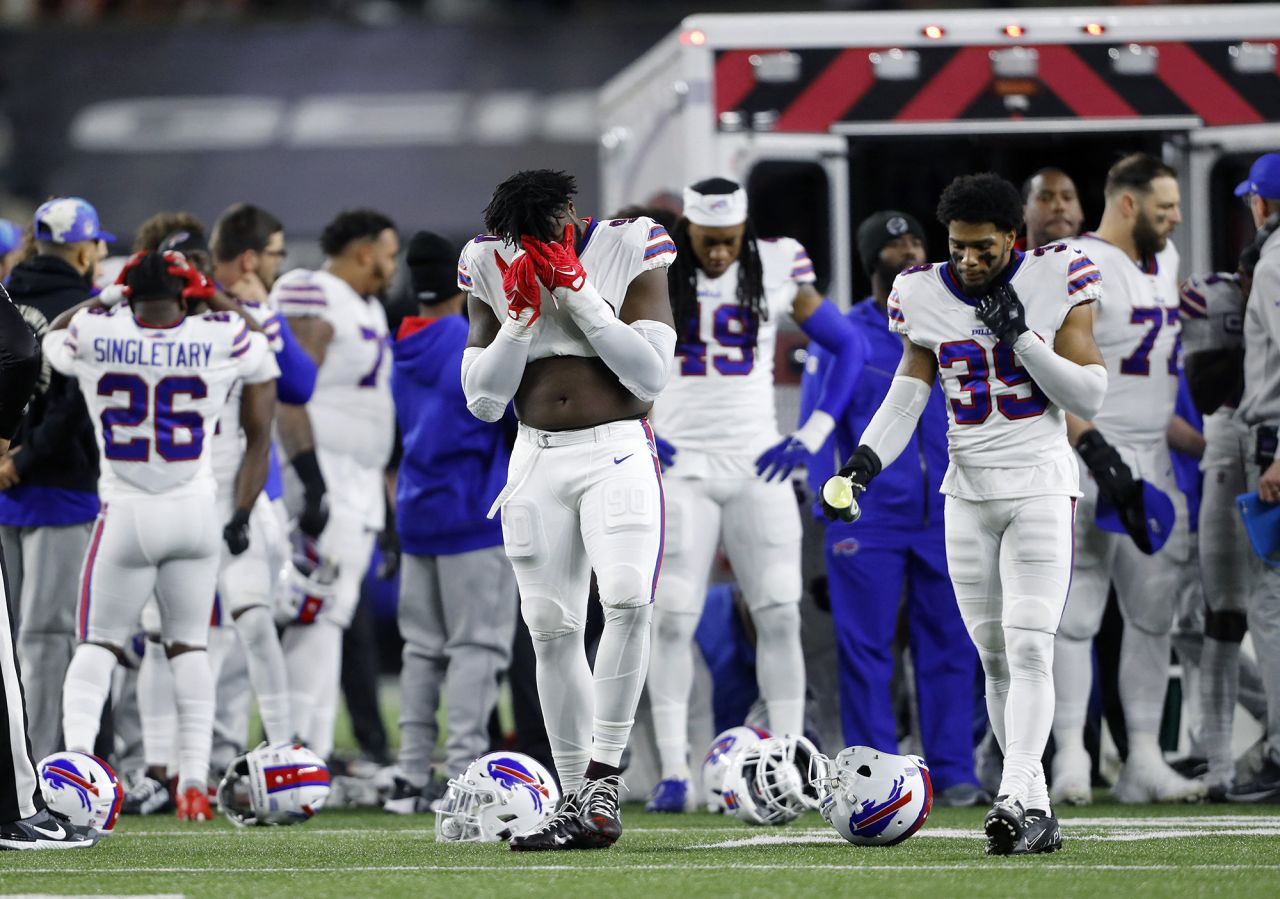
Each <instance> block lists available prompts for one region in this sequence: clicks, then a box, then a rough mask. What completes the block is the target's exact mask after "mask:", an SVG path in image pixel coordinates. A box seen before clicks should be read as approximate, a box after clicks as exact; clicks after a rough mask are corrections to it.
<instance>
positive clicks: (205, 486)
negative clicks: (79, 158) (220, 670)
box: [44, 253, 279, 818]
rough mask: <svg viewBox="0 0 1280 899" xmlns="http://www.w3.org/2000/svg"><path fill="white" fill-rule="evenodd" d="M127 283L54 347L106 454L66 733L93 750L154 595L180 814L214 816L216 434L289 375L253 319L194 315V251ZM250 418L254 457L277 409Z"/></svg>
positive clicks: (139, 262)
mask: <svg viewBox="0 0 1280 899" xmlns="http://www.w3.org/2000/svg"><path fill="white" fill-rule="evenodd" d="M122 278H123V287H124V288H125V289H126V290H128V291H130V298H129V299H130V302H129V304H128V305H126V304H124V303H119V304H117V305H116V306H114V307H113V308H105V307H103V306H101V305H97V304H94V305H86V306H84V307H82V308H81V309H80V310H79V311H77V312H76V313H75V314H74V316H72V317H70V323H69V326H67V327H65V328H63V327H61V326H62V324H64V322H65V320H66V317H65V316H64V318H60V319H59V320H58V321H56V322H55V323H54V325H53V329H52V330H50V332H49V334H48V335H46V337H45V341H44V347H45V354H46V356H47V357H48V359H49V362H50V363H51V364H52V365H53V366H54V367H55V368H57V369H58V370H59V371H60V372H62V373H63V374H65V375H67V376H68V377H74V378H76V379H77V380H78V381H79V384H80V390H81V392H82V393H83V394H84V397H85V401H86V404H87V405H88V408H89V415H90V418H91V419H92V420H93V422H94V426H95V430H96V432H97V438H98V446H99V449H100V451H101V457H102V464H101V477H100V481H99V493H100V495H101V497H102V511H101V513H100V515H99V517H98V522H97V524H96V525H95V527H94V532H93V537H92V539H91V541H90V544H89V550H88V554H87V555H86V557H85V562H84V573H83V580H82V587H81V591H80V597H79V610H78V623H79V629H80V638H81V640H82V641H84V642H82V643H81V644H80V646H79V647H77V649H76V653H75V656H74V657H73V658H72V661H71V665H70V667H69V668H68V669H67V676H66V681H65V686H64V697H63V730H64V732H65V734H66V744H67V748H69V749H73V750H77V751H80V752H89V751H91V750H92V748H93V744H94V740H95V738H96V736H97V730H98V721H99V716H100V715H101V713H102V705H103V702H104V701H105V699H106V696H107V692H108V691H109V689H110V683H111V672H112V670H113V669H114V667H115V663H116V660H117V658H119V657H120V656H121V652H122V647H123V646H124V645H125V643H126V641H127V640H128V639H129V638H130V636H131V635H132V634H133V633H134V632H135V631H136V630H137V626H138V619H139V615H140V613H141V611H142V607H143V605H144V604H145V603H146V601H147V600H148V598H149V597H150V596H151V594H152V592H153V591H154V593H155V597H156V600H157V603H158V605H159V609H160V618H161V635H162V638H163V641H164V644H165V651H166V653H167V655H168V656H169V660H170V666H171V668H172V670H173V675H174V690H175V694H176V698H177V706H178V753H179V759H178V762H179V764H178V778H179V788H180V789H179V816H180V817H192V818H203V817H208V816H209V806H208V800H207V797H206V795H205V792H204V790H205V779H206V777H207V775H208V766H209V751H210V740H211V733H212V720H213V683H212V679H211V676H210V672H209V666H208V661H207V659H206V654H205V645H206V640H207V637H208V631H209V615H210V611H211V610H212V607H213V595H214V585H215V581H216V578H217V571H218V558H219V543H220V541H219V526H220V522H221V521H222V519H221V518H220V516H219V514H218V511H217V504H216V485H215V481H214V477H213V470H212V465H211V455H212V442H213V440H212V438H213V434H214V431H215V430H216V428H217V425H218V417H219V414H220V413H221V412H222V410H223V407H224V405H225V403H226V399H227V394H228V393H229V392H230V390H231V388H232V386H233V385H234V384H235V383H236V382H237V381H244V382H245V383H246V384H251V385H258V384H266V383H267V382H270V381H273V380H274V379H275V378H276V377H277V376H278V375H279V368H278V367H277V366H276V362H275V356H274V354H272V353H271V351H270V349H269V348H268V346H267V342H266V339H265V338H264V337H263V336H262V334H260V333H257V332H255V331H251V330H250V328H249V325H248V322H247V321H246V319H244V318H243V317H241V316H240V315H238V314H234V313H232V312H225V311H224V312H210V313H206V314H203V315H192V316H187V315H185V314H184V307H183V304H182V303H183V301H182V300H181V299H180V297H183V296H185V295H186V293H187V291H188V290H189V289H190V287H189V285H188V283H187V282H188V281H189V280H199V279H200V276H199V275H198V274H197V273H195V272H194V270H193V269H191V268H190V266H189V265H188V264H187V263H186V261H185V259H184V257H182V256H181V255H180V254H177V253H163V254H162V253H150V254H138V255H137V256H135V257H133V259H131V260H130V261H129V263H128V264H127V265H126V267H125V269H124V272H123V273H122ZM266 389H268V390H270V389H273V388H270V387H267V388H266ZM250 414H251V415H254V416H255V417H252V418H250V419H247V420H246V431H251V432H252V433H253V434H255V435H257V437H256V442H255V443H254V444H253V446H252V447H251V449H252V451H253V452H254V453H258V452H259V451H262V452H265V450H266V441H267V440H268V439H269V438H268V436H267V435H268V433H269V424H268V422H269V418H270V409H269V407H268V408H267V409H266V410H265V412H263V413H250ZM228 424H229V426H232V427H234V424H232V423H228ZM263 475H265V472H263ZM256 477H257V476H256V475H254V476H252V477H248V479H247V480H246V481H245V484H244V487H245V489H244V496H243V499H244V500H245V502H246V503H248V504H251V503H252V499H253V497H254V496H256V495H257V493H258V491H260V490H261V489H262V482H261V479H257V480H256V481H255V478H256Z"/></svg>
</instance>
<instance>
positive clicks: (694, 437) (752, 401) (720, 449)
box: [652, 237, 814, 476]
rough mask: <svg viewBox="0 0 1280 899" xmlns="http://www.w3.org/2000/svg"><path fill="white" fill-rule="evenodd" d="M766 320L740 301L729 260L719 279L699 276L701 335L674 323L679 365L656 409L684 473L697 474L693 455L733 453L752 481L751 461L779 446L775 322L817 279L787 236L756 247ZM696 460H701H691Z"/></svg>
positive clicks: (658, 426) (657, 425)
mask: <svg viewBox="0 0 1280 899" xmlns="http://www.w3.org/2000/svg"><path fill="white" fill-rule="evenodd" d="M758 247H759V250H760V263H761V268H762V274H763V280H764V300H765V308H766V310H767V311H768V317H767V318H764V319H763V320H762V319H760V318H759V317H758V316H757V315H756V314H755V313H754V312H753V311H752V310H751V309H749V308H746V307H744V306H742V305H741V304H740V303H739V302H738V273H739V271H740V265H739V263H737V262H734V263H733V264H732V265H730V266H729V268H727V269H726V270H725V272H724V274H722V275H720V276H719V277H717V278H711V277H708V276H707V275H706V273H705V272H703V271H701V269H699V271H698V333H697V338H696V339H695V340H690V339H689V337H688V323H686V322H676V333H677V334H679V335H680V343H679V344H678V345H677V346H676V368H675V371H674V372H673V374H672V376H671V380H670V381H669V382H668V383H667V387H666V389H665V390H664V391H663V392H662V396H660V397H659V398H658V400H657V402H656V403H655V404H654V407H653V415H652V420H653V427H654V430H655V431H656V432H657V433H658V435H659V436H661V437H662V438H663V439H664V440H669V441H671V442H672V443H673V444H675V445H676V447H677V448H678V449H679V451H680V453H681V456H680V457H679V460H678V462H677V465H679V466H680V471H681V473H684V474H695V473H696V474H703V473H704V472H702V471H698V472H694V471H693V470H692V467H691V466H692V465H693V464H694V462H695V459H694V457H693V456H692V455H691V454H699V455H702V454H706V455H713V456H719V457H722V458H724V457H730V456H738V457H742V459H744V460H746V463H747V464H746V465H745V467H743V464H741V460H740V464H739V465H738V468H740V469H741V472H740V473H742V474H745V475H748V476H754V474H755V467H754V460H755V458H756V456H758V455H759V454H760V453H761V452H762V451H764V450H765V449H767V448H768V447H770V446H772V445H773V444H775V443H777V442H778V440H779V439H780V435H779V434H778V416H777V412H776V410H775V408H774V389H773V357H774V347H775V345H776V344H777V340H778V321H779V320H780V319H781V318H782V317H783V316H785V315H790V314H791V305H792V303H793V302H794V301H795V298H796V292H797V290H798V289H799V286H800V285H801V284H812V283H813V282H814V274H813V263H812V262H811V261H810V260H809V254H808V253H807V252H805V249H804V247H803V246H801V245H800V243H799V242H798V241H795V240H792V239H791V238H789V237H781V238H777V239H775V240H761V241H759V242H758ZM696 461H697V462H698V463H701V462H702V461H704V460H702V459H698V460H696Z"/></svg>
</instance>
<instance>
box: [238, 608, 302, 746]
mask: <svg viewBox="0 0 1280 899" xmlns="http://www.w3.org/2000/svg"><path fill="white" fill-rule="evenodd" d="M235 628H236V632H237V633H239V635H240V641H241V642H242V643H243V644H244V652H245V659H246V661H247V662H248V665H249V683H251V684H252V685H253V693H254V695H255V696H256V697H257V698H258V714H259V715H260V716H261V717H262V729H263V731H264V732H265V733H266V735H267V741H268V742H270V743H283V742H285V741H287V740H291V739H293V722H292V721H291V720H290V718H289V671H288V669H287V668H286V667H285V663H284V650H282V649H281V648H280V638H279V637H277V636H276V625H275V621H274V620H273V619H272V616H271V612H270V611H268V609H267V608H266V607H265V606H251V607H250V608H248V609H245V610H244V611H243V612H241V613H240V614H239V615H238V616H236V618H235Z"/></svg>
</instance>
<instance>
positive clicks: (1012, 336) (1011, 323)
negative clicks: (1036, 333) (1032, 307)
mask: <svg viewBox="0 0 1280 899" xmlns="http://www.w3.org/2000/svg"><path fill="white" fill-rule="evenodd" d="M978 318H980V319H982V323H983V324H984V325H986V326H987V327H988V328H990V329H991V333H992V334H994V335H995V336H996V337H997V338H998V339H999V340H1002V341H1004V342H1005V343H1007V344H1009V346H1013V342H1014V341H1015V340H1017V339H1018V338H1019V337H1021V336H1022V335H1023V333H1025V332H1026V330H1027V313H1026V310H1025V309H1023V308H1022V300H1020V299H1018V293H1017V291H1015V290H1014V289H1013V285H1012V284H1001V285H999V286H998V287H994V288H992V290H991V292H990V293H988V294H987V295H986V296H984V297H983V298H982V299H981V300H979V301H978Z"/></svg>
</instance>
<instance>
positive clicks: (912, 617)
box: [826, 522, 978, 790]
mask: <svg viewBox="0 0 1280 899" xmlns="http://www.w3.org/2000/svg"><path fill="white" fill-rule="evenodd" d="M826 558H827V578H828V583H829V588H830V593H831V617H832V619H833V621H834V623H835V628H836V646H837V648H838V650H839V659H840V718H841V722H842V724H843V726H844V739H845V743H847V744H848V745H850V746H871V747H874V748H875V749H879V750H881V751H887V752H897V751H898V738H897V728H896V726H895V722H894V715H893V703H892V697H891V696H890V692H889V682H890V680H891V678H892V677H893V643H894V634H895V632H896V630H897V624H898V610H899V606H900V603H901V601H902V599H903V595H904V592H905V597H906V603H907V622H908V640H909V642H910V646H911V658H912V661H913V663H914V665H915V676H916V691H917V695H918V697H919V707H920V730H921V734H920V736H921V742H922V743H923V745H924V753H925V759H926V761H927V762H928V763H929V774H930V777H931V778H932V779H933V783H934V787H935V788H936V789H938V790H945V789H947V788H948V787H950V786H954V785H955V784H959V783H977V782H978V780H977V777H975V776H974V770H973V715H974V678H975V677H976V674H977V667H978V654H977V652H976V651H975V650H974V648H973V643H972V642H970V640H969V634H968V632H967V631H966V630H965V627H964V622H963V621H961V620H960V611H959V609H958V608H957V607H956V599H955V594H954V593H953V592H952V590H951V580H950V578H949V577H948V575H947V560H946V547H945V545H944V542H943V532H942V527H941V525H938V526H936V527H931V528H927V529H924V530H917V531H911V532H906V531H895V530H891V529H886V528H884V527H883V526H880V527H877V526H876V525H875V524H874V523H870V522H855V523H854V524H844V523H837V524H833V525H829V526H828V527H827V532H826Z"/></svg>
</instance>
